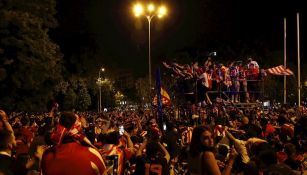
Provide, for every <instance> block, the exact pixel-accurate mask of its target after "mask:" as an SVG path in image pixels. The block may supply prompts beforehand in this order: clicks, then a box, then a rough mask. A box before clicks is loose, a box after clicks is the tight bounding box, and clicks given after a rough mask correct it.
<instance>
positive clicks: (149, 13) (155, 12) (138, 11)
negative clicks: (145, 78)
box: [133, 3, 167, 93]
mask: <svg viewBox="0 0 307 175" xmlns="http://www.w3.org/2000/svg"><path fill="white" fill-rule="evenodd" d="M144 6H145V7H147V8H146V10H144ZM144 6H143V5H142V4H140V3H138V4H135V5H134V7H133V12H134V14H135V16H136V17H140V16H145V17H146V19H147V21H148V74H149V93H150V92H151V47H150V23H151V20H152V19H153V17H155V16H157V17H158V18H162V17H163V16H165V15H166V12H167V10H166V7H165V6H160V7H158V8H156V6H155V5H154V4H153V3H149V4H147V5H144Z"/></svg>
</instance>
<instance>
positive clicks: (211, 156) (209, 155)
mask: <svg viewBox="0 0 307 175" xmlns="http://www.w3.org/2000/svg"><path fill="white" fill-rule="evenodd" d="M203 157H204V158H205V159H215V157H214V154H213V152H211V151H205V152H204V153H203Z"/></svg>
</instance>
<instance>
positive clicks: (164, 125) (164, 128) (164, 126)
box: [163, 123, 166, 131]
mask: <svg viewBox="0 0 307 175" xmlns="http://www.w3.org/2000/svg"><path fill="white" fill-rule="evenodd" d="M163 130H164V131H166V124H165V123H163Z"/></svg>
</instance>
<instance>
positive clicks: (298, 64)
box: [296, 13, 301, 108]
mask: <svg viewBox="0 0 307 175" xmlns="http://www.w3.org/2000/svg"><path fill="white" fill-rule="evenodd" d="M296 23H297V79H298V81H297V86H298V87H297V88H298V89H297V90H298V91H297V96H298V107H299V108H300V107H301V58H300V14H299V13H297V14H296Z"/></svg>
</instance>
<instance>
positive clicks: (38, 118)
mask: <svg viewBox="0 0 307 175" xmlns="http://www.w3.org/2000/svg"><path fill="white" fill-rule="evenodd" d="M155 111H156V110H155V109H135V110H131V109H129V110H113V111H109V112H105V113H95V112H59V111H58V110H57V108H56V107H53V108H52V110H51V111H50V112H49V113H23V112H21V113H10V114H9V115H7V114H6V113H5V112H4V111H2V110H1V111H0V116H1V118H0V174H4V175H11V174H16V175H37V174H44V175H51V174H53V175H60V174H63V175H64V174H65V175H72V174H73V175H78V174H80V175H81V174H82V175H85V174H86V175H87V174H88V175H91V174H93V175H94V174H95V175H97V174H114V175H115V174H118V175H124V174H127V175H130V174H135V175H143V174H144V175H167V174H178V175H179V174H180V175H184V174H190V175H198V174H199V175H200V174H211V175H219V174H225V175H227V174H243V175H258V174H287V175H291V174H303V173H304V172H305V173H306V171H305V169H306V165H307V161H306V160H307V159H306V158H307V154H306V146H307V144H306V139H307V138H306V133H307V132H306V131H307V128H306V127H307V116H306V114H304V113H303V112H302V111H299V110H297V109H294V108H292V107H289V106H282V107H280V108H274V109H270V110H269V111H267V112H264V111H263V110H262V109H261V108H258V107H256V108H252V109H245V110H240V109H238V108H236V107H235V106H225V105H224V104H223V103H219V102H213V104H211V105H209V106H208V107H207V110H206V111H205V112H204V114H203V115H200V116H199V117H192V113H191V112H190V113H189V112H187V113H186V115H180V116H178V115H176V114H177V113H176V110H167V111H164V115H163V123H159V122H157V121H161V120H157V116H156V112H155Z"/></svg>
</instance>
